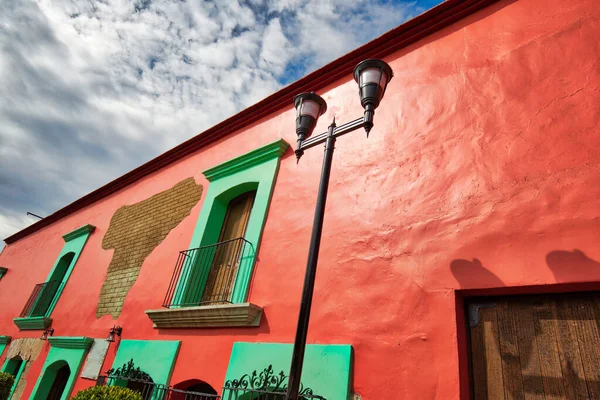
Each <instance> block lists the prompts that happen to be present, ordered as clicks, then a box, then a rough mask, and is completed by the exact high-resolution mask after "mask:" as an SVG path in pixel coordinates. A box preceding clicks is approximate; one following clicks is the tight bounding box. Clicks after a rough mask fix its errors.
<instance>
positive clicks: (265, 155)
mask: <svg viewBox="0 0 600 400" xmlns="http://www.w3.org/2000/svg"><path fill="white" fill-rule="evenodd" d="M289 146H290V145H289V143H288V142H286V141H285V140H283V139H279V140H277V141H275V142H273V143H269V144H267V145H265V146H263V147H259V148H258V149H256V150H252V151H251V152H249V153H246V154H243V155H241V156H239V157H236V158H234V159H232V160H229V161H226V162H224V163H222V164H219V165H217V166H215V167H212V168H209V169H207V170H206V171H204V172H202V174H203V175H204V176H205V177H206V179H208V180H209V181H210V182H212V181H214V180H216V179H219V178H222V177H224V176H228V175H232V174H235V173H237V172H239V171H243V170H245V169H248V168H250V167H252V166H254V165H257V164H261V163H263V162H266V161H269V160H270V159H273V158H281V156H282V155H283V154H284V153H285V152H286V150H287V149H288V147H289Z"/></svg>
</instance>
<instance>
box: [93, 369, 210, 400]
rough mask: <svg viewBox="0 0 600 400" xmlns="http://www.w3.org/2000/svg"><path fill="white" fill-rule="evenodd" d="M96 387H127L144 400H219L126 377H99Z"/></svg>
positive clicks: (199, 393)
mask: <svg viewBox="0 0 600 400" xmlns="http://www.w3.org/2000/svg"><path fill="white" fill-rule="evenodd" d="M96 385H97V386H105V385H108V386H112V385H117V386H122V387H127V388H129V389H131V390H133V391H135V392H138V393H140V394H141V395H142V399H144V400H221V396H219V395H217V394H210V393H202V392H194V391H190V390H180V389H175V388H173V387H171V386H168V385H163V384H159V383H154V382H152V380H146V379H136V378H131V377H127V376H116V375H109V376H108V377H107V376H100V377H98V380H97V382H96Z"/></svg>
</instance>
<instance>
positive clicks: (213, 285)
mask: <svg viewBox="0 0 600 400" xmlns="http://www.w3.org/2000/svg"><path fill="white" fill-rule="evenodd" d="M251 248H252V245H251V244H250V242H248V241H247V240H246V239H244V238H237V239H231V240H227V241H224V242H220V243H215V244H211V245H208V246H202V247H198V248H196V249H190V250H184V251H180V252H179V257H178V258H177V264H175V270H174V271H173V276H172V277H171V282H170V283H169V288H168V289H167V294H166V295H165V299H164V301H163V307H167V308H170V307H173V306H179V307H185V306H188V307H189V306H198V305H202V304H219V303H231V295H232V292H233V287H234V285H235V279H236V276H237V272H238V270H239V267H240V264H241V263H242V262H243V260H244V259H248V257H251V256H250V255H249V254H248V253H249V250H250V249H251Z"/></svg>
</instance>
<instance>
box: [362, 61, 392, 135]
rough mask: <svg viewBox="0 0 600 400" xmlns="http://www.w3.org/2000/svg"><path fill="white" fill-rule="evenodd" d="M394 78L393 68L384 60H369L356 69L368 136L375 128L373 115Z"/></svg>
mask: <svg viewBox="0 0 600 400" xmlns="http://www.w3.org/2000/svg"><path fill="white" fill-rule="evenodd" d="M393 77H394V72H393V71H392V68H391V67H390V66H389V65H388V64H387V63H386V62H385V61H383V60H377V59H368V60H364V61H361V62H360V63H359V64H358V65H357V66H356V67H355V68H354V80H355V81H356V83H358V92H359V95H360V104H361V105H362V106H363V108H364V109H365V130H366V131H367V136H368V135H369V131H370V130H371V128H372V127H373V115H374V114H375V109H376V108H377V107H379V103H380V102H381V99H383V95H384V94H385V89H386V87H387V84H388V83H389V82H390V81H391V80H392V78H393Z"/></svg>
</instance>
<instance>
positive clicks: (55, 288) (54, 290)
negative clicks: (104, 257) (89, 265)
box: [13, 224, 96, 330]
mask: <svg viewBox="0 0 600 400" xmlns="http://www.w3.org/2000/svg"><path fill="white" fill-rule="evenodd" d="M95 229H96V227H95V226H93V225H89V224H88V225H84V226H82V227H80V228H78V229H75V230H74V231H72V232H69V233H67V234H65V235H63V239H64V241H65V244H64V245H63V248H62V250H61V252H60V253H59V255H58V257H57V258H56V262H55V263H54V266H53V267H52V270H51V271H50V273H49V274H48V277H47V278H46V280H45V282H44V283H45V284H48V283H50V282H53V283H52V284H50V285H45V286H43V287H42V289H41V290H39V291H38V292H37V294H34V293H32V296H35V299H32V301H33V302H32V305H31V307H29V311H28V314H29V315H26V316H24V317H19V318H14V319H13V321H14V323H15V324H16V325H17V326H18V327H19V329H21V330H34V329H38V330H39V329H46V328H48V327H49V326H50V324H51V323H52V318H50V315H52V311H54V307H55V306H56V303H57V302H58V299H60V296H61V295H62V292H63V289H64V287H65V285H66V283H67V281H68V280H69V277H70V276H71V273H72V272H73V268H75V264H77V260H78V259H79V255H80V254H81V252H82V251H83V247H84V246H85V244H86V242H87V240H88V238H89V236H90V235H91V234H92V232H94V230H95Z"/></svg>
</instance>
